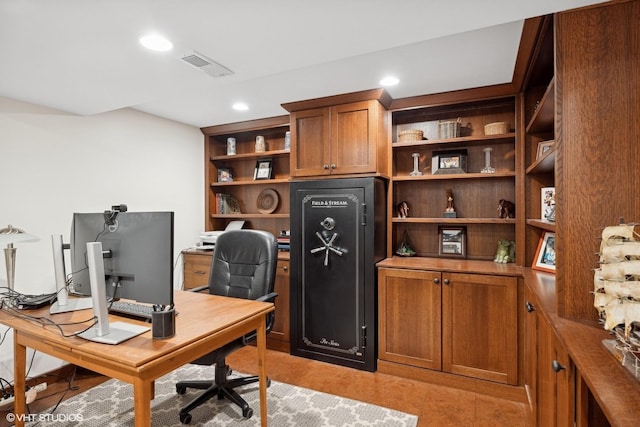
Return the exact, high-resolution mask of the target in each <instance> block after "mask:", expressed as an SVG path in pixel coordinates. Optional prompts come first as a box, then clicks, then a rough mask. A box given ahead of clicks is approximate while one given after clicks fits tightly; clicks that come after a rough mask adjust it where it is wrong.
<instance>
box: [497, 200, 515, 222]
mask: <svg viewBox="0 0 640 427" xmlns="http://www.w3.org/2000/svg"><path fill="white" fill-rule="evenodd" d="M498 215H499V217H500V218H515V217H516V205H514V204H513V202H510V201H509V200H505V199H500V202H498Z"/></svg>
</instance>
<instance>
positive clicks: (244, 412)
mask: <svg viewBox="0 0 640 427" xmlns="http://www.w3.org/2000/svg"><path fill="white" fill-rule="evenodd" d="M242 416H243V417H244V418H245V419H247V420H248V419H249V418H251V417H252V416H253V409H251V408H247V409H243V410H242Z"/></svg>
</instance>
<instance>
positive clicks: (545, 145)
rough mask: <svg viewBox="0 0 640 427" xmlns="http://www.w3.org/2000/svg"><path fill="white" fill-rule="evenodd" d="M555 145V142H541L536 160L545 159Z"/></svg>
mask: <svg viewBox="0 0 640 427" xmlns="http://www.w3.org/2000/svg"><path fill="white" fill-rule="evenodd" d="M554 143H555V141H554V140H550V141H541V142H539V143H538V151H537V152H536V160H538V159H541V158H542V157H544V155H545V154H547V153H548V152H549V151H550V150H551V149H552V148H553V144H554Z"/></svg>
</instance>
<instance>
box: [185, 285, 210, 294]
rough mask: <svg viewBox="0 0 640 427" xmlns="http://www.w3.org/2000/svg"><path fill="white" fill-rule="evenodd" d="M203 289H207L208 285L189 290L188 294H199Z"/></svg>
mask: <svg viewBox="0 0 640 427" xmlns="http://www.w3.org/2000/svg"><path fill="white" fill-rule="evenodd" d="M205 289H209V285H204V286H198V287H197V288H191V289H189V292H201V291H204V290H205Z"/></svg>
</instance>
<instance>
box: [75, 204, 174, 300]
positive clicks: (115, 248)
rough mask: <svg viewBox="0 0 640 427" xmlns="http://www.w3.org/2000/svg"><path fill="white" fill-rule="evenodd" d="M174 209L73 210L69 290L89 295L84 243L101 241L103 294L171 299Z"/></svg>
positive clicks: (118, 296)
mask: <svg viewBox="0 0 640 427" xmlns="http://www.w3.org/2000/svg"><path fill="white" fill-rule="evenodd" d="M173 217H174V214H173V212H117V211H115V212H112V211H107V212H104V213H74V214H73V223H72V226H71V245H70V246H71V267H72V285H73V287H72V289H73V291H74V292H75V293H77V294H80V295H91V283H90V280H89V268H88V267H89V265H88V259H87V243H91V242H100V243H102V251H103V257H104V275H105V281H106V295H107V297H108V298H111V297H114V298H115V299H118V298H124V299H130V300H134V301H137V302H141V303H149V304H162V305H171V304H173Z"/></svg>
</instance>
